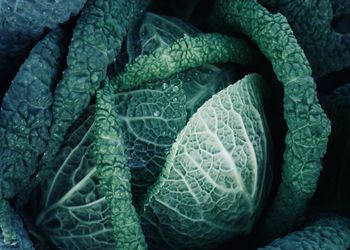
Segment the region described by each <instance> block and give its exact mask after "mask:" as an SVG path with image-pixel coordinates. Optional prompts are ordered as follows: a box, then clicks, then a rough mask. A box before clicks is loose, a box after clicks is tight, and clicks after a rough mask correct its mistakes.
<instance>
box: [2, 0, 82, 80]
mask: <svg viewBox="0 0 350 250" xmlns="http://www.w3.org/2000/svg"><path fill="white" fill-rule="evenodd" d="M85 2H86V0H75V1H63V0H59V1H51V0H21V1H19V0H17V1H14V0H2V1H1V4H0V34H1V36H0V79H2V80H4V77H7V74H8V71H11V70H13V69H17V64H18V63H19V62H20V61H21V60H22V57H24V56H25V55H26V54H27V52H28V51H29V50H30V48H31V46H33V44H35V43H36V42H37V41H39V40H40V38H42V36H43V35H44V33H45V29H47V28H49V29H54V28H56V27H57V25H58V24H60V23H64V22H66V21H67V20H68V19H69V18H70V17H71V16H72V15H76V14H78V12H79V11H80V10H81V9H82V8H83V6H84V4H85ZM3 84H4V82H3Z"/></svg>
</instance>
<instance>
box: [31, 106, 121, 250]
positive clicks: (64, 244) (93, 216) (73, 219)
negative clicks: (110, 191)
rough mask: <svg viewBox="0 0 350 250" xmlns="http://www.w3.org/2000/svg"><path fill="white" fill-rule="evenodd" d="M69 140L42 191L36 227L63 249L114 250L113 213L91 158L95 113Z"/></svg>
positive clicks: (55, 162) (87, 111)
mask: <svg viewBox="0 0 350 250" xmlns="http://www.w3.org/2000/svg"><path fill="white" fill-rule="evenodd" d="M86 113H90V115H88V116H87V118H86V120H83V121H82V122H81V123H80V125H79V126H77V127H76V129H75V130H74V131H73V132H72V133H71V134H70V135H69V136H68V137H67V139H66V141H65V144H64V145H63V147H62V149H61V151H60V153H59V154H58V156H57V158H56V159H55V161H53V169H54V170H55V171H53V173H54V174H53V175H51V177H50V178H49V179H47V180H46V181H45V182H44V183H43V184H42V185H41V188H40V191H41V193H42V204H41V206H40V207H41V208H40V209H41V210H40V211H38V215H37V219H36V226H37V227H39V228H40V229H42V231H43V232H45V233H46V237H48V238H49V239H50V240H51V241H52V243H54V244H55V245H56V246H57V247H58V248H60V249H76V250H78V249H88V250H89V249H91V250H93V249H101V250H102V249H114V248H115V238H114V237H113V227H112V223H111V220H110V210H109V208H108V206H107V203H106V201H105V198H104V196H103V195H102V194H101V193H100V192H99V182H98V178H97V175H96V162H95V159H94V157H93V155H92V143H93V140H94V133H93V130H94V128H93V121H94V117H93V115H92V114H93V113H94V112H93V111H92V110H86Z"/></svg>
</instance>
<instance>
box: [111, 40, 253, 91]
mask: <svg viewBox="0 0 350 250" xmlns="http://www.w3.org/2000/svg"><path fill="white" fill-rule="evenodd" d="M257 54H258V52H256V51H255V50H254V48H253V47H252V46H250V44H249V43H247V42H246V41H244V40H241V39H237V38H232V37H228V36H225V35H221V34H199V35H197V36H195V37H189V36H188V35H185V36H184V38H181V39H178V40H177V41H176V42H174V44H172V45H171V46H170V47H167V48H159V49H157V50H155V51H153V52H152V53H151V54H150V55H145V56H142V55H141V56H139V57H137V58H136V59H135V61H134V62H133V63H131V64H127V65H126V66H125V71H124V72H122V73H121V74H120V75H119V76H117V77H116V78H114V79H113V80H112V83H113V84H114V85H115V87H116V88H120V89H125V88H130V87H134V86H137V85H139V84H141V83H143V82H146V81H155V80H162V79H166V78H168V77H170V76H171V75H173V74H175V73H179V72H182V71H184V70H186V69H190V68H195V67H198V66H201V65H203V64H205V63H224V62H237V63H242V64H251V63H253V61H254V58H255V57H256V55H257Z"/></svg>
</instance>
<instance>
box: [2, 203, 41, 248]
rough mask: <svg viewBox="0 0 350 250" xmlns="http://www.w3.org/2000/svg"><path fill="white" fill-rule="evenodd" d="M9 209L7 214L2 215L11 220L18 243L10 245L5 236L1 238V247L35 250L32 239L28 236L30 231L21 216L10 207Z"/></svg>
mask: <svg viewBox="0 0 350 250" xmlns="http://www.w3.org/2000/svg"><path fill="white" fill-rule="evenodd" d="M8 208H9V209H8V211H7V213H6V215H2V214H1V216H6V217H8V218H9V221H10V223H11V225H12V227H13V229H14V231H15V234H16V238H17V239H18V241H17V242H16V244H12V245H8V244H7V243H6V242H4V238H0V249H1V250H34V247H33V244H32V242H31V241H30V239H29V237H28V233H27V232H26V230H25V228H24V226H23V223H22V219H21V217H19V215H17V214H16V212H15V211H14V210H13V209H12V208H10V207H8Z"/></svg>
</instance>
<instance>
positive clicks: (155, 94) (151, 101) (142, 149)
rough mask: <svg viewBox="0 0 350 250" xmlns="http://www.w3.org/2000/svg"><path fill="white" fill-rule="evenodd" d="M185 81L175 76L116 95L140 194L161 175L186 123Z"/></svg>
mask: <svg viewBox="0 0 350 250" xmlns="http://www.w3.org/2000/svg"><path fill="white" fill-rule="evenodd" d="M182 84H183V79H181V78H180V77H178V76H175V77H173V78H170V79H167V80H165V81H162V82H152V83H149V84H147V85H142V87H141V88H137V89H132V90H129V91H125V92H119V93H117V94H116V95H115V97H116V103H117V105H116V110H117V113H118V117H119V118H118V119H120V121H121V125H122V131H123V134H124V139H125V146H126V154H127V156H128V165H129V167H130V168H131V171H132V184H133V193H134V195H135V196H136V197H138V196H140V195H143V194H144V193H145V191H146V189H147V187H148V186H149V185H150V184H152V183H153V182H154V181H155V180H156V179H157V177H158V175H159V172H160V170H161V168H162V167H163V165H164V163H165V158H166V155H167V152H168V150H169V149H170V147H171V145H172V144H173V143H174V141H175V139H176V136H177V134H178V133H179V132H180V131H181V129H182V128H183V127H184V126H185V124H186V106H185V104H186V96H185V93H184V91H183V90H182Z"/></svg>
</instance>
